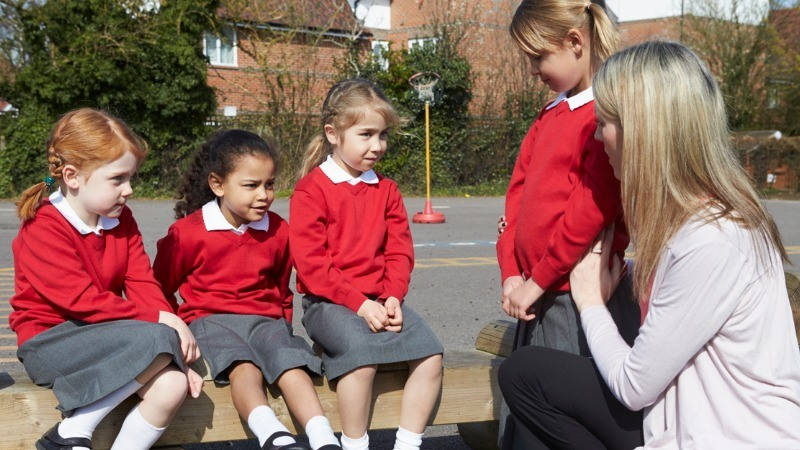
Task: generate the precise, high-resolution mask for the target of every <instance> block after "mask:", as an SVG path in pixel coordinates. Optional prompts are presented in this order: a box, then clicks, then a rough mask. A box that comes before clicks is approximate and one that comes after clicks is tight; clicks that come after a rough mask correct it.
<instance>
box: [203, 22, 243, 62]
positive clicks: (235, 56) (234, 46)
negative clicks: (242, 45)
mask: <svg viewBox="0 0 800 450" xmlns="http://www.w3.org/2000/svg"><path fill="white" fill-rule="evenodd" d="M226 30H231V31H232V32H233V42H232V43H231V47H232V48H231V51H232V53H233V62H232V63H224V62H222V61H221V60H220V48H222V38H221V37H220V36H218V35H214V34H211V33H209V32H207V31H206V32H204V33H203V55H205V56H206V58H208V63H209V64H210V65H212V66H219V67H239V51H238V49H239V45H238V44H239V36H238V33H237V32H236V28H234V27H231V28H227V27H226ZM223 32H224V31H223ZM209 36H213V37H215V38H216V41H215V42H216V48H214V49H213V51H214V53H215V55H214V56H213V57H212V55H210V54H209V49H208V48H207V42H208V39H207V38H208V37H209Z"/></svg>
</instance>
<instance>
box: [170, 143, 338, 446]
mask: <svg viewBox="0 0 800 450" xmlns="http://www.w3.org/2000/svg"><path fill="white" fill-rule="evenodd" d="M276 172H277V155H276V153H275V150H274V149H273V148H272V147H271V146H270V145H268V144H267V143H266V142H264V140H263V139H261V138H260V137H258V136H257V135H255V134H253V133H250V132H247V131H243V130H227V131H222V132H219V133H217V134H215V135H214V136H212V137H211V138H210V139H209V140H208V141H207V142H206V143H205V144H204V145H203V146H202V148H201V149H200V151H199V152H198V153H197V155H196V156H195V158H194V160H193V162H192V165H191V167H190V169H189V171H188V172H187V174H186V178H185V179H184V182H183V186H182V188H181V189H180V192H179V195H180V197H181V200H180V201H179V202H178V203H177V204H176V205H175V213H176V216H177V217H178V219H179V220H178V221H177V222H175V223H174V224H173V225H172V226H171V227H170V228H169V232H168V234H167V236H166V237H164V238H163V239H161V240H160V241H159V242H158V254H157V256H156V260H155V263H154V268H155V272H156V278H157V279H158V280H159V281H160V282H161V286H162V289H163V290H164V293H165V294H166V295H167V298H169V299H170V300H171V301H172V302H173V304H174V306H175V307H176V308H177V309H178V314H179V315H180V317H181V318H182V319H183V320H185V321H186V322H188V323H189V326H190V328H191V329H192V331H193V332H194V333H195V335H196V336H197V339H198V343H199V345H200V349H201V350H202V352H203V356H204V357H205V359H206V361H208V364H209V366H210V369H211V375H212V376H213V378H214V381H216V382H217V383H222V384H228V383H230V385H231V397H232V398H233V404H234V406H235V407H236V410H237V411H238V412H239V415H240V416H242V418H244V419H246V420H247V424H248V426H249V427H250V430H252V431H253V433H254V434H255V435H256V436H257V437H258V442H259V445H261V446H262V448H263V449H269V450H271V449H278V448H280V449H286V450H289V449H306V448H308V447H307V446H306V445H305V444H301V443H296V442H295V439H294V436H292V435H291V434H290V433H289V430H287V429H286V427H285V426H284V425H283V424H282V423H281V422H280V421H278V419H277V417H276V416H275V413H274V412H273V411H272V409H270V407H269V406H268V404H267V397H266V395H265V391H264V381H265V380H266V382H267V383H268V384H277V386H278V388H280V390H281V392H282V393H283V398H284V400H285V401H286V404H287V405H288V407H289V410H290V411H291V412H292V414H294V416H295V417H296V418H297V419H298V420H299V421H300V423H302V424H303V425H304V426H305V430H306V433H307V434H308V437H309V440H310V443H311V447H312V448H314V449H315V450H316V449H319V448H324V449H326V450H328V449H335V448H340V447H339V446H338V445H337V441H336V437H335V436H334V435H333V430H332V429H331V426H330V424H329V423H328V420H327V419H326V418H325V416H323V415H322V406H320V402H319V399H318V398H317V393H316V391H315V390H314V385H313V384H312V382H311V378H310V377H309V375H308V373H307V372H306V370H311V371H312V372H314V373H317V374H319V373H321V367H320V366H321V361H320V360H319V358H317V357H316V356H314V354H313V353H312V352H311V348H309V346H308V344H307V343H306V342H305V341H304V340H303V339H302V338H300V337H297V336H294V334H293V333H292V326H291V323H292V291H291V290H289V277H290V275H291V272H292V264H291V259H290V257H289V229H288V226H287V225H286V222H285V221H284V220H283V219H282V218H281V217H280V216H279V215H277V214H275V213H273V212H271V211H269V207H270V205H271V204H272V200H273V199H274V198H275V192H274V190H273V186H274V183H275V174H276ZM175 291H178V292H180V295H181V298H182V299H183V303H182V304H181V305H180V306H178V305H177V301H176V299H175Z"/></svg>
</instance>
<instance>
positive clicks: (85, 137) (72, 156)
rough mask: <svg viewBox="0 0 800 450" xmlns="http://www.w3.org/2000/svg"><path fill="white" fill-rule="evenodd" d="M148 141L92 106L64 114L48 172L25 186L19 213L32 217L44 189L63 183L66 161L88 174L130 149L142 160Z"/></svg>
mask: <svg viewBox="0 0 800 450" xmlns="http://www.w3.org/2000/svg"><path fill="white" fill-rule="evenodd" d="M147 150H148V149H147V144H146V143H145V142H144V140H142V139H141V138H140V137H139V136H137V135H136V134H135V133H134V132H133V131H131V130H130V128H128V126H127V125H125V123H124V122H123V121H122V120H120V119H118V118H116V117H113V116H111V115H110V114H108V113H107V112H104V111H100V110H97V109H92V108H81V109H76V110H73V111H70V112H68V113H66V114H64V115H63V116H62V117H61V118H60V119H59V120H58V122H56V124H55V125H54V126H53V131H52V132H51V133H50V139H49V140H48V142H47V176H46V177H45V181H43V182H40V183H37V184H34V185H33V186H31V187H29V188H28V189H26V190H25V191H24V192H23V193H22V194H21V195H20V197H19V199H18V200H17V203H16V205H17V215H18V216H19V218H20V219H21V220H23V221H25V220H29V219H32V218H33V217H34V216H35V215H36V210H37V209H38V208H39V206H40V205H41V203H42V198H43V197H44V193H45V191H48V190H50V189H52V188H53V187H54V186H55V187H56V188H61V187H62V186H63V173H64V167H65V166H66V165H72V166H74V167H75V168H76V169H78V170H79V171H81V172H83V173H84V174H85V175H87V176H89V175H91V173H92V171H93V170H94V169H96V168H97V167H99V166H101V165H103V164H107V163H110V162H111V161H114V160H116V159H117V158H119V157H120V156H122V155H124V154H125V152H131V153H132V154H133V155H134V156H135V157H136V159H137V162H139V163H141V161H142V160H143V159H144V157H145V155H146V154H147Z"/></svg>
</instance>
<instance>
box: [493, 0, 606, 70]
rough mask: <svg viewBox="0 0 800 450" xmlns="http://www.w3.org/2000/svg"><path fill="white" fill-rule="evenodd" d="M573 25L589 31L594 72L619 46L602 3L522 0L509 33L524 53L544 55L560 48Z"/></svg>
mask: <svg viewBox="0 0 800 450" xmlns="http://www.w3.org/2000/svg"><path fill="white" fill-rule="evenodd" d="M601 3H602V2H601ZM573 28H575V29H578V30H584V31H586V32H588V38H589V40H590V42H591V55H590V61H591V70H592V73H593V74H594V72H596V71H597V69H598V68H600V65H601V64H603V62H604V61H605V60H606V59H607V58H608V57H609V56H611V55H612V54H613V53H614V52H615V51H616V50H617V46H618V45H619V34H618V32H617V29H616V27H615V26H614V23H613V22H612V21H611V19H610V18H609V17H608V14H606V10H605V8H604V7H603V5H602V4H599V3H593V2H589V1H588V0H522V3H520V5H519V6H518V7H517V10H516V11H515V12H514V18H513V19H512V20H511V25H510V26H509V32H510V33H511V37H512V38H513V39H514V41H515V42H516V43H517V45H519V47H520V49H522V51H523V52H525V53H527V54H528V55H530V56H540V55H541V54H542V53H543V52H545V51H552V50H554V49H557V48H559V47H560V46H561V45H562V42H563V40H564V37H565V36H566V35H567V33H568V32H569V30H571V29H573Z"/></svg>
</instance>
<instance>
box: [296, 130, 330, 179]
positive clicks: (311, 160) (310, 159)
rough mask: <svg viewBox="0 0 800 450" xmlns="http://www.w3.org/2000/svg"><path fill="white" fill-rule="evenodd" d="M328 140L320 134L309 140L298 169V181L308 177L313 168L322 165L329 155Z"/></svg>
mask: <svg viewBox="0 0 800 450" xmlns="http://www.w3.org/2000/svg"><path fill="white" fill-rule="evenodd" d="M326 144H328V140H327V139H325V136H324V135H323V134H322V133H319V134H317V135H316V136H314V137H313V138H312V139H311V142H309V143H308V146H307V147H306V153H305V154H304V155H303V165H302V166H301V168H300V173H299V174H298V175H299V176H298V177H297V178H298V179H300V178H303V177H304V176H306V175H308V173H309V172H311V171H312V170H314V167H317V166H318V165H320V164H322V162H323V161H325V158H326V157H327V156H328V154H329V153H330V152H329V151H328V149H326V147H328V145H326Z"/></svg>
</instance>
